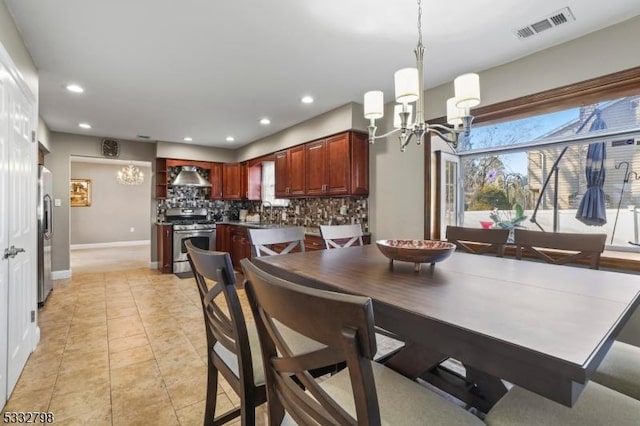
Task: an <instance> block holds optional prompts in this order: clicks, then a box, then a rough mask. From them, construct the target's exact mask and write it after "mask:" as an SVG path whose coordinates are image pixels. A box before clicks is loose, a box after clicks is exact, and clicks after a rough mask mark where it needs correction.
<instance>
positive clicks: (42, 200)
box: [38, 166, 53, 306]
mask: <svg viewBox="0 0 640 426" xmlns="http://www.w3.org/2000/svg"><path fill="white" fill-rule="evenodd" d="M52 238H53V177H52V176H51V172H50V171H49V170H48V169H47V168H46V167H44V166H38V305H39V306H42V305H44V302H45V300H47V297H48V296H49V293H51V289H52V288H53V280H52V278H51V239H52Z"/></svg>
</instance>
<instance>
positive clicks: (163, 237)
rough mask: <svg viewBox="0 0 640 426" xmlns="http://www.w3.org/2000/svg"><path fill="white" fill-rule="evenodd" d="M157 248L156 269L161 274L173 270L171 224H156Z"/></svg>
mask: <svg viewBox="0 0 640 426" xmlns="http://www.w3.org/2000/svg"><path fill="white" fill-rule="evenodd" d="M156 227H157V239H156V245H157V248H158V270H160V272H161V273H163V274H170V273H172V272H173V226H171V225H160V224H158V225H156Z"/></svg>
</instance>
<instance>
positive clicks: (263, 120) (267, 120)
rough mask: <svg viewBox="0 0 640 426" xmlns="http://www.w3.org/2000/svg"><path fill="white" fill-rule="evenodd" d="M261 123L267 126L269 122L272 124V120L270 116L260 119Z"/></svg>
mask: <svg viewBox="0 0 640 426" xmlns="http://www.w3.org/2000/svg"><path fill="white" fill-rule="evenodd" d="M260 124H262V125H264V126H266V125H267V124H271V120H269V119H268V118H266V117H265V118H263V119H261V120H260Z"/></svg>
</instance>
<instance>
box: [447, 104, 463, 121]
mask: <svg viewBox="0 0 640 426" xmlns="http://www.w3.org/2000/svg"><path fill="white" fill-rule="evenodd" d="M457 102H458V100H457V99H456V98H449V99H447V123H448V124H451V125H452V126H459V125H462V117H463V116H464V109H462V108H458V107H457V106H456V103H457Z"/></svg>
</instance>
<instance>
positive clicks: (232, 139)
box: [225, 136, 236, 142]
mask: <svg viewBox="0 0 640 426" xmlns="http://www.w3.org/2000/svg"><path fill="white" fill-rule="evenodd" d="M225 140H226V141H227V142H234V141H235V140H236V138H234V137H233V136H227V138H226V139H225Z"/></svg>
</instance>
